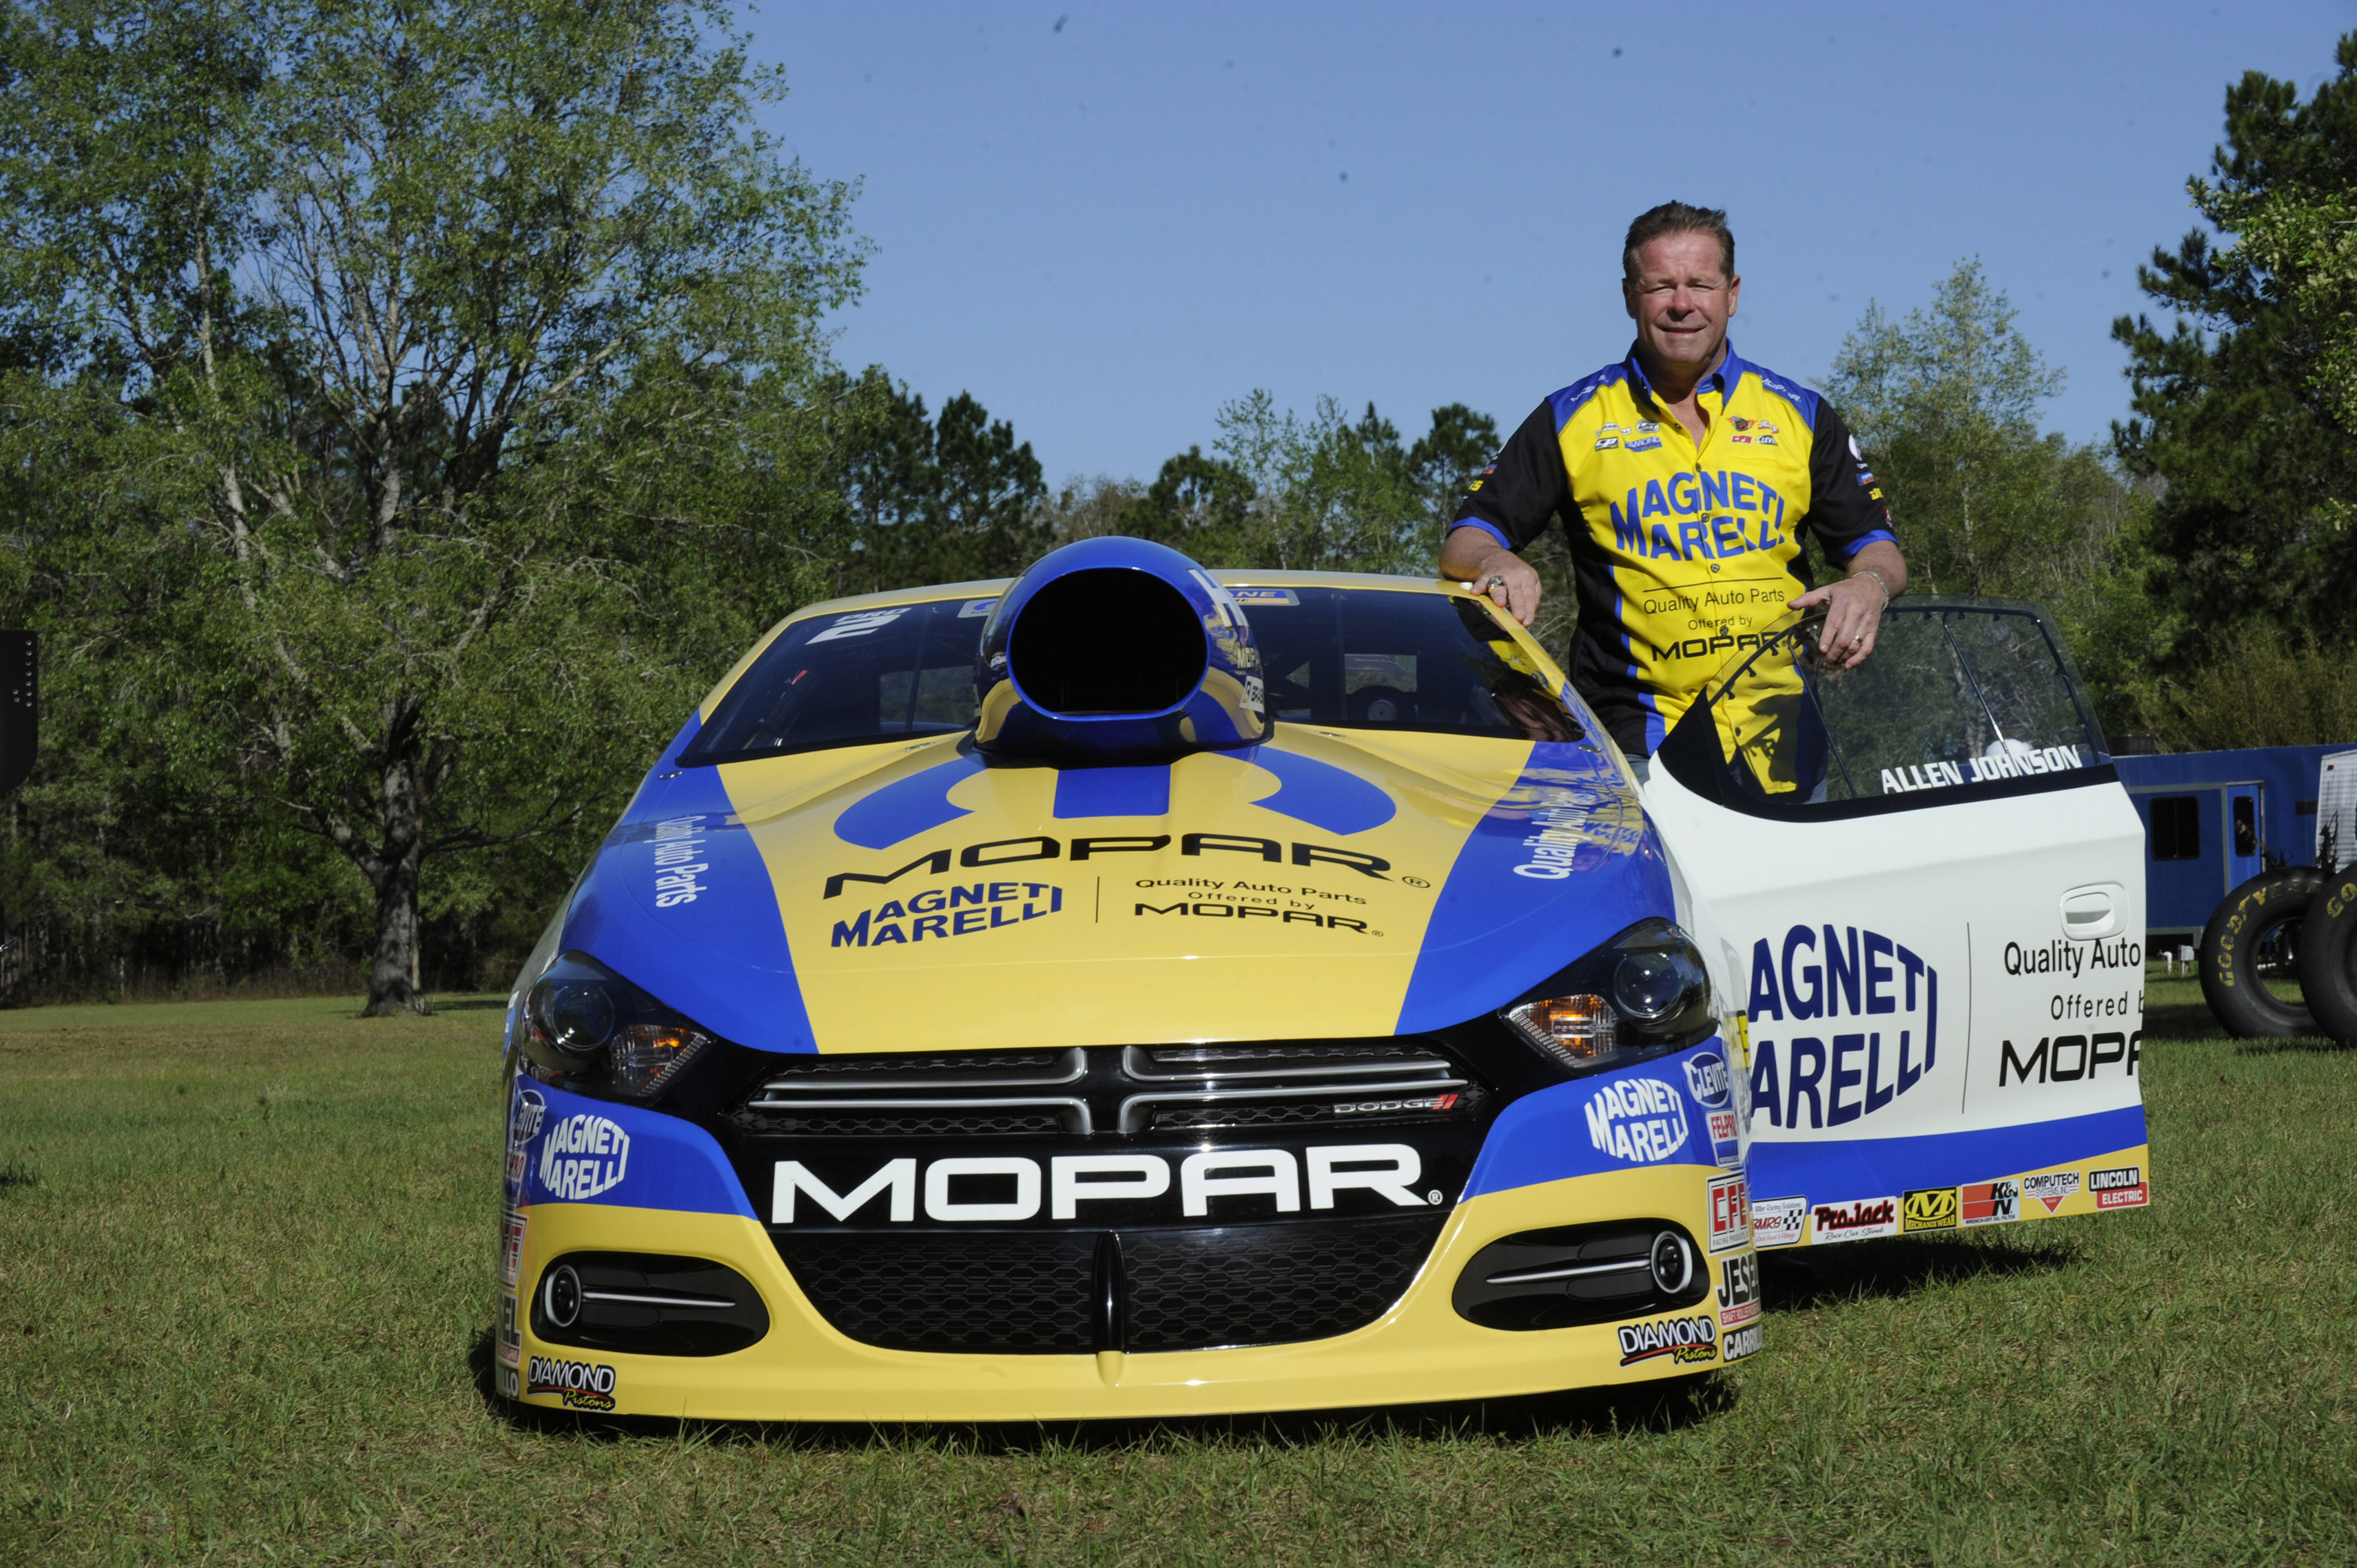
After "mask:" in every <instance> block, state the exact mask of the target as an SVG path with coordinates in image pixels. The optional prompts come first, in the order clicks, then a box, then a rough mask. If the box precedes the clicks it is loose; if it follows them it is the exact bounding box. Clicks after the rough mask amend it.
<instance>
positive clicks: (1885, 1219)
mask: <svg viewBox="0 0 2357 1568" xmlns="http://www.w3.org/2000/svg"><path fill="white" fill-rule="evenodd" d="M1809 1220H1810V1224H1811V1227H1812V1230H1811V1232H1810V1238H1809V1239H1810V1240H1813V1241H1863V1240H1867V1239H1869V1238H1871V1237H1876V1236H1896V1235H1898V1234H1899V1200H1898V1199H1897V1198H1895V1197H1856V1198H1852V1199H1851V1200H1850V1201H1849V1202H1847V1203H1820V1204H1818V1205H1817V1206H1816V1207H1815V1208H1812V1209H1810V1210H1809Z"/></svg>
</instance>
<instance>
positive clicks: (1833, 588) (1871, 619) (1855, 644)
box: [1792, 539, 1907, 670]
mask: <svg viewBox="0 0 2357 1568" xmlns="http://www.w3.org/2000/svg"><path fill="white" fill-rule="evenodd" d="M1906 587H1907V562H1906V559H1905V558H1904V557H1903V556H1901V555H1900V553H1899V547H1898V546H1897V545H1895V544H1892V543H1889V542H1887V541H1885V540H1879V539H1878V540H1876V541H1875V542H1873V543H1871V544H1869V545H1867V547H1866V548H1865V549H1863V550H1861V551H1859V552H1858V553H1857V554H1856V555H1854V556H1852V557H1851V558H1850V563H1849V575H1848V576H1846V577H1844V578H1842V579H1841V581H1839V582H1837V583H1827V584H1826V585H1824V587H1822V588H1813V589H1811V590H1810V591H1809V592H1807V593H1805V594H1803V595H1802V596H1800V597H1799V598H1797V599H1794V600H1792V608H1794V609H1796V610H1798V609H1807V608H1808V607H1811V606H1813V605H1824V606H1825V607H1826V608H1825V624H1824V629H1823V630H1822V631H1820V632H1819V633H1818V634H1817V652H1818V654H1819V655H1820V656H1821V657H1822V658H1823V659H1824V662H1825V667H1826V668H1827V669H1829V670H1855V669H1857V667H1858V666H1859V665H1861V664H1863V663H1865V662H1866V661H1867V657H1868V656H1869V655H1871V654H1872V653H1873V652H1874V642H1875V637H1876V634H1877V633H1878V632H1879V631H1880V630H1881V629H1882V611H1883V607H1884V606H1886V605H1888V604H1889V603H1890V601H1891V599H1892V597H1893V596H1896V595H1898V594H1900V593H1902V592H1904V591H1905V590H1906Z"/></svg>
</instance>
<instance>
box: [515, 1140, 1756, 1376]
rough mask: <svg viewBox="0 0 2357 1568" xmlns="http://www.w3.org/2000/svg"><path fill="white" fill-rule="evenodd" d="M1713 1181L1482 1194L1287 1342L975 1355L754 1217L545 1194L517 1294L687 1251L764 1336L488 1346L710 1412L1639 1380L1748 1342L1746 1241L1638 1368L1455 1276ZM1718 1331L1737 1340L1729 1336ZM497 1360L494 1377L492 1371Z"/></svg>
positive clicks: (1671, 1213) (1695, 1225) (1688, 1176)
mask: <svg viewBox="0 0 2357 1568" xmlns="http://www.w3.org/2000/svg"><path fill="white" fill-rule="evenodd" d="M1724 1174H1725V1173H1723V1172H1720V1171H1718V1170H1717V1169H1716V1168H1714V1167H1709V1166H1701V1165H1660V1166H1654V1167H1652V1168H1647V1169H1641V1170H1630V1171H1618V1172H1609V1173H1603V1174H1598V1175H1592V1176H1575V1177H1569V1178H1566V1179H1563V1180H1559V1181H1554V1182H1547V1183H1542V1184H1539V1185H1535V1186H1530V1187H1515V1188H1512V1189H1509V1190H1506V1191H1501V1192H1490V1193H1485V1194H1483V1195H1481V1196H1479V1197H1472V1198H1469V1199H1467V1200H1465V1201H1463V1202H1461V1203H1459V1204H1458V1206H1457V1208H1455V1209H1454V1211H1453V1212H1452V1214H1451V1216H1450V1218H1449V1219H1448V1222H1447V1224H1446V1225H1445V1227H1444V1228H1443V1230H1442V1231H1441V1235H1440V1240H1439V1241H1438V1243H1437V1245H1436V1246H1435V1247H1434V1249H1433V1251H1432V1255H1431V1257H1430V1258H1429V1259H1428V1260H1427V1261H1426V1264H1425V1266H1424V1268H1423V1269H1422V1270H1421V1271H1419V1272H1418V1273H1417V1274H1416V1276H1415V1282H1414V1283H1412V1284H1411V1285H1410V1286H1409V1288H1408V1291H1407V1294H1405V1296H1403V1297H1402V1298H1401V1299H1400V1301H1399V1302H1398V1303H1397V1304H1396V1305H1394V1307H1393V1308H1392V1309H1391V1310H1390V1311H1389V1312H1387V1313H1385V1314H1384V1315H1383V1316H1382V1317H1381V1318H1379V1319H1378V1320H1377V1321H1375V1322H1374V1323H1372V1324H1371V1325H1369V1326H1366V1327H1364V1328H1361V1329H1359V1330H1356V1331H1355V1332H1352V1333H1350V1334H1345V1335H1340V1336H1337V1337H1332V1338H1328V1339H1318V1340H1310V1341H1306V1342H1302V1343H1296V1344H1286V1345H1268V1346H1252V1347H1243V1348H1228V1349H1214V1350H1188V1351H1175V1352H1165V1353H1157V1354H1137V1353H1124V1352H1120V1351H1104V1352H1101V1353H1099V1354H1096V1355H1004V1356H981V1355H951V1354H935V1353H927V1352H912V1351H898V1350H886V1349H879V1348H876V1347H874V1346H870V1345H865V1344H861V1343H859V1342H857V1341H856V1340H853V1339H850V1338H847V1337H845V1336H843V1335H842V1334H840V1333H838V1332H837V1331H836V1330H835V1329H834V1327H832V1326H830V1325H829V1324H828V1323H827V1322H826V1320H825V1319H824V1318H823V1317H822V1316H819V1314H818V1313H817V1311H816V1310H815V1309H813V1307H812V1306H811V1305H810V1303H809V1301H808V1300H807V1299H806V1298H805V1297H804V1296H803V1294H802V1292H801V1290H800V1289H799V1288H798V1287H797V1286H796V1284H795V1283H794V1280H793V1277H792V1275H791V1273H788V1272H787V1270H786V1268H785V1266H784V1264H783V1263H782V1262H780V1259H779V1256H778V1253H777V1250H776V1248H775V1247H774V1246H773V1245H772V1243H771V1242H770V1237H769V1235H768V1233H767V1232H766V1231H765V1230H763V1229H762V1227H761V1226H760V1225H759V1223H758V1222H757V1221H755V1220H753V1219H748V1218H744V1217H742V1216H736V1215H723V1214H693V1213H681V1212H677V1211H673V1210H667V1209H645V1208H622V1207H619V1206H613V1205H590V1204H575V1203H543V1204H539V1205H535V1206H533V1207H532V1208H528V1209H526V1210H524V1211H523V1214H524V1226H523V1237H522V1252H521V1257H520V1259H519V1264H520V1266H519V1269H518V1278H519V1282H520V1284H521V1286H522V1290H523V1292H525V1293H529V1291H530V1290H531V1289H532V1288H533V1283H534V1282H536V1281H538V1280H539V1279H540V1277H541V1274H542V1273H543V1271H544V1269H545V1268H546V1267H547V1265H548V1263H549V1262H551V1261H552V1260H554V1259H555V1258H557V1257H559V1256H561V1255H563V1254H565V1253H567V1252H573V1251H648V1252H663V1253H675V1254H692V1255H694V1256H697V1257H701V1258H708V1259H711V1260H712V1261H714V1262H720V1263H724V1264H726V1266H728V1267H729V1268H732V1269H735V1270H736V1271H737V1273H741V1274H743V1275H744V1276H745V1277H746V1278H747V1279H748V1280H749V1281H751V1282H752V1283H754V1285H755V1286H756V1288H757V1289H759V1292H760V1293H761V1295H762V1297H763V1300H764V1303H765V1305H767V1307H768V1309H769V1312H770V1331H769V1333H768V1335H767V1336H766V1337H763V1338H762V1339H761V1340H760V1341H759V1343H758V1344H756V1345H753V1346H752V1347H750V1348H747V1349H744V1350H740V1351H737V1352H734V1353H732V1354H729V1355H724V1356H711V1357H694V1358H683V1357H669V1356H638V1355H627V1354H619V1353H610V1352H606V1351H593V1350H584V1349H581V1348H576V1347H570V1346H561V1345H551V1344H547V1343H545V1342H543V1341H542V1340H540V1339H539V1338H538V1337H535V1336H534V1335H533V1332H532V1328H531V1326H530V1324H529V1322H528V1321H527V1322H522V1323H520V1324H517V1325H515V1326H513V1329H512V1331H511V1333H505V1334H503V1336H502V1337H503V1338H507V1339H510V1340H511V1347H512V1349H511V1353H512V1354H514V1355H515V1357H516V1359H517V1362H518V1366H517V1368H516V1369H515V1370H516V1372H518V1373H520V1374H522V1376H520V1377H519V1379H518V1383H519V1385H520V1386H519V1387H518V1394H519V1397H521V1399H522V1402H524V1403H525V1404H529V1405H535V1406H542V1407H545V1408H550V1409H565V1408H568V1407H569V1408H573V1409H576V1410H580V1409H587V1410H597V1411H605V1410H608V1409H609V1408H610V1410H611V1411H612V1412H614V1413H617V1414H626V1415H660V1416H669V1417H681V1416H687V1417H697V1418H705V1419H714V1420H747V1421H762V1420H801V1421H859V1422H874V1421H1048V1420H1069V1419H1082V1418H1091V1417H1100V1418H1101V1417H1138V1416H1179V1415H1211V1414H1222V1413H1231V1412H1247V1411H1277V1410H1315V1409H1331V1408H1339V1407H1348V1406H1358V1405H1373V1404H1394V1403H1400V1402H1415V1401H1432V1400H1459V1399H1474V1398H1488V1397H1497V1396H1503V1395H1512V1394H1526V1393H1539V1392H1547V1391H1555V1390H1558V1389H1568V1388H1583V1387H1593V1386H1600V1385H1608V1384H1619V1383H1629V1382H1636V1381H1642V1380H1650V1379H1655V1378H1662V1377H1669V1376H1675V1375H1678V1374H1682V1373H1687V1372H1694V1371H1698V1370H1705V1369H1708V1368H1710V1367H1715V1366H1717V1365H1719V1364H1721V1361H1722V1359H1723V1354H1722V1352H1723V1351H1732V1352H1734V1353H1736V1354H1738V1355H1740V1354H1748V1353H1749V1351H1751V1350H1752V1349H1755V1348H1757V1346H1758V1341H1759V1327H1758V1325H1759V1320H1758V1317H1757V1305H1756V1302H1751V1303H1749V1305H1738V1306H1736V1307H1734V1308H1732V1309H1730V1311H1729V1314H1728V1315H1729V1316H1735V1317H1737V1318H1738V1322H1737V1323H1736V1324H1733V1325H1729V1326H1725V1327H1722V1326H1720V1324H1719V1321H1718V1319H1719V1311H1720V1308H1719V1303H1720V1302H1721V1301H1723V1300H1727V1299H1728V1291H1729V1287H1730V1283H1731V1282H1730V1281H1729V1279H1728V1275H1727V1271H1728V1268H1729V1265H1730V1263H1731V1262H1732V1263H1734V1265H1735V1267H1736V1268H1738V1270H1739V1269H1743V1268H1747V1267H1749V1261H1750V1256H1751V1254H1750V1253H1749V1250H1748V1249H1747V1250H1743V1251H1729V1252H1724V1253H1721V1254H1718V1255H1717V1256H1713V1257H1710V1258H1709V1260H1708V1267H1709V1269H1710V1271H1711V1275H1710V1285H1711V1287H1712V1290H1711V1292H1710V1294H1706V1296H1705V1298H1704V1300H1703V1301H1702V1302H1701V1303H1700V1304H1699V1305H1695V1306H1694V1307H1692V1308H1690V1309H1688V1310H1686V1311H1685V1312H1683V1313H1675V1314H1666V1315H1658V1316H1656V1317H1655V1318H1654V1319H1653V1320H1652V1321H1665V1320H1667V1319H1669V1318H1674V1317H1688V1318H1691V1317H1695V1316H1707V1317H1709V1318H1710V1319H1711V1327H1712V1332H1711V1336H1710V1339H1711V1342H1710V1343H1709V1344H1688V1345H1686V1346H1684V1347H1683V1348H1681V1349H1680V1350H1679V1351H1676V1352H1673V1353H1666V1354H1664V1353H1658V1352H1656V1353H1652V1354H1649V1355H1644V1356H1643V1358H1642V1359H1635V1360H1631V1359H1629V1354H1630V1352H1629V1351H1628V1349H1627V1348H1624V1344H1623V1340H1622V1337H1621V1335H1620V1327H1621V1326H1620V1325H1614V1324H1598V1325H1590V1326H1580V1327H1572V1328H1555V1329H1535V1330H1527V1331H1513V1330H1503V1329H1492V1328H1484V1327H1481V1326H1478V1325H1476V1324H1474V1323H1471V1322H1469V1321H1467V1320H1466V1319H1465V1318H1464V1317H1462V1316H1458V1313H1457V1311H1456V1309H1455V1307H1454V1306H1453V1305H1452V1304H1451V1297H1450V1293H1451V1290H1452V1288H1453V1287H1454V1285H1455V1283H1456V1280H1457V1276H1458V1273H1460V1272H1461V1271H1462V1269H1463V1268H1464V1266H1465V1264H1466V1263H1467V1262H1469V1260H1470V1259H1471V1258H1472V1257H1473V1255H1474V1254H1475V1253H1476V1252H1477V1251H1480V1249H1481V1248H1482V1247H1483V1246H1485V1245H1487V1244H1489V1243H1490V1242H1491V1241H1494V1240H1499V1239H1500V1238H1501V1237H1505V1236H1508V1235H1512V1234H1514V1233H1516V1232H1520V1231H1525V1230H1537V1229H1544V1228H1545V1227H1549V1226H1558V1225H1564V1224H1567V1223H1573V1222H1577V1221H1584V1220H1589V1219H1611V1218H1617V1217H1620V1216H1645V1217H1649V1218H1657V1219H1669V1220H1672V1221H1674V1222H1675V1223H1677V1224H1679V1225H1681V1226H1683V1227H1684V1229H1685V1230H1687V1231H1688V1233H1689V1234H1690V1235H1692V1236H1694V1237H1695V1238H1697V1239H1700V1238H1706V1237H1707V1236H1709V1234H1710V1219H1711V1216H1710V1212H1709V1195H1708V1183H1709V1182H1710V1180H1711V1179H1713V1178H1714V1177H1718V1176H1723V1175H1724ZM1749 1294H1751V1293H1750V1292H1749V1291H1748V1290H1746V1289H1743V1288H1737V1289H1735V1291H1734V1299H1735V1300H1737V1301H1738V1302H1739V1303H1740V1302H1744V1301H1745V1300H1746V1298H1747V1297H1748V1296H1749ZM526 1299H529V1296H528V1294H527V1295H526ZM524 1316H527V1317H528V1315H524ZM1638 1321H1640V1322H1641V1321H1644V1320H1638ZM503 1327H505V1326H503ZM1730 1334H1732V1335H1734V1336H1736V1337H1735V1338H1734V1339H1732V1340H1730V1339H1729V1337H1728V1336H1729V1335H1730ZM1688 1337H1689V1338H1691V1337H1692V1336H1691V1335H1689V1336H1688ZM1706 1352H1707V1354H1706ZM1681 1356H1682V1357H1683V1359H1680V1358H1681ZM543 1362H546V1363H556V1364H559V1365H560V1366H561V1365H562V1364H565V1363H572V1364H575V1365H576V1366H577V1365H578V1364H580V1363H583V1362H589V1363H594V1365H595V1366H596V1367H599V1368H604V1369H609V1370H610V1374H611V1376H610V1378H607V1377H605V1376H602V1375H598V1374H596V1373H594V1372H593V1373H592V1374H590V1375H589V1376H588V1377H587V1378H586V1379H585V1378H584V1377H583V1375H582V1374H580V1373H578V1372H576V1373H575V1374H574V1376H573V1379H572V1380H573V1381H574V1382H576V1383H586V1385H587V1386H585V1387H584V1388H582V1389H581V1390H580V1391H572V1390H567V1391H548V1392H542V1393H533V1392H530V1391H528V1385H529V1383H530V1382H531V1381H532V1379H531V1377H530V1375H529V1374H530V1372H531V1371H532V1369H533V1368H534V1366H535V1363H543ZM1624 1363H1625V1364H1624ZM508 1370H509V1369H506V1368H504V1367H503V1368H502V1374H503V1377H504V1376H505V1375H507V1373H508ZM608 1401H610V1406H609V1405H608Z"/></svg>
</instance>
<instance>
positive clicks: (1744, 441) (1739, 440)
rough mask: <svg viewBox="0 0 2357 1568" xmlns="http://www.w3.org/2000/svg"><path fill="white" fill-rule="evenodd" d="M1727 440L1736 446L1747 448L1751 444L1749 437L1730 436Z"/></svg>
mask: <svg viewBox="0 0 2357 1568" xmlns="http://www.w3.org/2000/svg"><path fill="white" fill-rule="evenodd" d="M1727 439H1728V440H1729V441H1732V442H1733V443H1735V445H1737V446H1750V445H1751V444H1752V438H1751V437H1750V436H1749V435H1730V436H1728V437H1727Z"/></svg>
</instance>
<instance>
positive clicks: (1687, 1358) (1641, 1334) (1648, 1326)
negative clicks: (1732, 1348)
mask: <svg viewBox="0 0 2357 1568" xmlns="http://www.w3.org/2000/svg"><path fill="white" fill-rule="evenodd" d="M1664 1357H1667V1358H1668V1359H1670V1360H1673V1361H1675V1362H1678V1363H1679V1364H1681V1365H1687V1364H1691V1363H1693V1362H1696V1361H1716V1360H1717V1359H1718V1325H1717V1322H1715V1321H1714V1320H1713V1319H1712V1318H1711V1316H1710V1315H1709V1314H1708V1313H1703V1314H1700V1315H1698V1316H1694V1317H1669V1318H1664V1319H1663V1320H1662V1321H1661V1322H1659V1323H1631V1324H1629V1325H1627V1326H1625V1327H1623V1328H1622V1329H1621V1330H1620V1364H1621V1365H1622V1366H1624V1367H1633V1366H1635V1365H1637V1364H1638V1363H1639V1362H1641V1361H1658V1360H1661V1359H1663V1358H1664Z"/></svg>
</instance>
